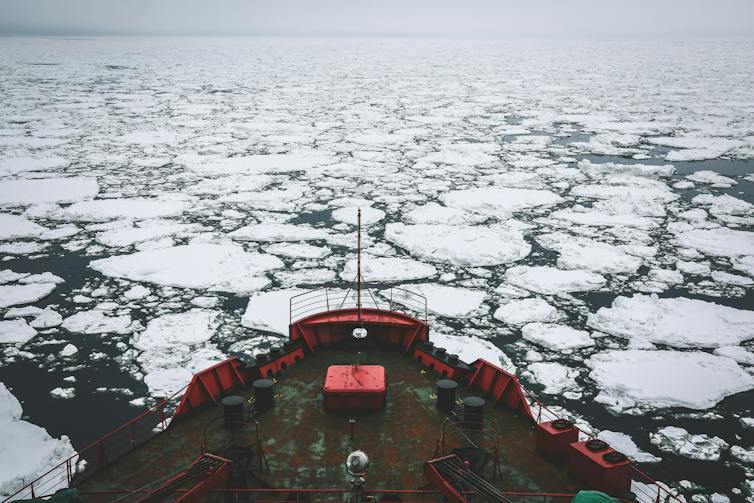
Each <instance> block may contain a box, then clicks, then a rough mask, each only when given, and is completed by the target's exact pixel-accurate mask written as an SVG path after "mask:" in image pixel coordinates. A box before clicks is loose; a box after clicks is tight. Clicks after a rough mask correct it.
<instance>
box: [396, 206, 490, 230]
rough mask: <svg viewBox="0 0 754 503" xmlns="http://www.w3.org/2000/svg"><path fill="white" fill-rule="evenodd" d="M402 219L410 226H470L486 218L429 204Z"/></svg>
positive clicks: (410, 212) (419, 207)
mask: <svg viewBox="0 0 754 503" xmlns="http://www.w3.org/2000/svg"><path fill="white" fill-rule="evenodd" d="M403 219H404V220H405V221H406V222H408V223H410V224H445V225H471V224H477V223H481V222H482V221H484V220H486V219H487V217H486V216H484V215H477V214H475V213H472V212H470V211H465V210H461V209H458V208H448V207H446V206H441V205H439V204H437V203H435V202H431V203H427V204H425V205H424V206H418V207H416V208H414V209H413V210H411V211H409V212H408V213H406V214H405V215H403Z"/></svg>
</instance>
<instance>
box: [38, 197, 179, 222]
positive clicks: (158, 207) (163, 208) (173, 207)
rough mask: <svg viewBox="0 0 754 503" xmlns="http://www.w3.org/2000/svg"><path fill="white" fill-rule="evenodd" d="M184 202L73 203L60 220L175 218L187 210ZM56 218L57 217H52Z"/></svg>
mask: <svg viewBox="0 0 754 503" xmlns="http://www.w3.org/2000/svg"><path fill="white" fill-rule="evenodd" d="M188 208H189V205H188V203H186V202H184V201H166V200H160V199H146V198H138V197H137V198H133V199H97V200H95V201H84V202H80V203H74V204H72V205H70V206H69V207H67V208H65V209H64V210H63V211H62V213H61V215H60V218H62V219H64V220H75V221H83V222H106V221H108V220H115V219H118V218H128V219H133V220H144V219H148V218H159V217H175V216H179V215H181V214H182V213H183V212H185V211H186V210H188ZM53 216H54V217H55V218H57V217H58V216H57V215H53Z"/></svg>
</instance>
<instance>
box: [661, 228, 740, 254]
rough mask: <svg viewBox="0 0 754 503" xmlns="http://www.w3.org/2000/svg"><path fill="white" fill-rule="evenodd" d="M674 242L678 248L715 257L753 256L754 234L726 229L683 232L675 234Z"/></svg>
mask: <svg viewBox="0 0 754 503" xmlns="http://www.w3.org/2000/svg"><path fill="white" fill-rule="evenodd" d="M675 240H676V242H677V243H678V244H679V245H680V246H683V247H686V248H693V249H695V250H697V251H700V252H702V253H706V254H708V255H713V256H717V257H741V256H743V255H754V232H749V231H740V230H734V229H729V228H728V227H718V228H715V229H691V230H684V231H681V232H678V233H676V235H675Z"/></svg>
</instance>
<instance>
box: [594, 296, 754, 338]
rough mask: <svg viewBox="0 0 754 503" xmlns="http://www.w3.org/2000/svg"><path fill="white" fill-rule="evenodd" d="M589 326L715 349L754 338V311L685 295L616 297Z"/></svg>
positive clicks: (606, 331) (616, 332) (600, 310)
mask: <svg viewBox="0 0 754 503" xmlns="http://www.w3.org/2000/svg"><path fill="white" fill-rule="evenodd" d="M587 325H589V326H590V327H592V328H594V329H597V330H600V331H602V332H605V333H608V334H611V335H615V336H618V337H623V338H625V339H629V340H632V341H635V340H641V341H649V342H653V343H659V344H667V345H669V346H674V347H679V348H696V347H702V348H715V347H720V346H731V345H736V344H739V343H740V342H743V341H745V340H748V339H754V311H747V310H742V309H736V308H733V307H728V306H723V305H720V304H715V303H714V302H707V301H703V300H698V299H687V298H683V297H678V298H659V297H657V296H656V295H634V296H633V297H617V298H616V299H615V300H614V301H613V304H612V306H611V307H609V308H607V307H603V308H600V309H599V310H598V311H597V312H596V313H594V314H591V315H589V317H588V319H587Z"/></svg>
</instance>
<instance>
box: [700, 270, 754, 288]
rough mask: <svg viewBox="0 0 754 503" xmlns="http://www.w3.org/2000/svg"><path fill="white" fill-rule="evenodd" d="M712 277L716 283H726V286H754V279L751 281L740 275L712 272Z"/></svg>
mask: <svg viewBox="0 0 754 503" xmlns="http://www.w3.org/2000/svg"><path fill="white" fill-rule="evenodd" d="M710 276H711V277H712V281H716V282H718V283H724V284H726V285H736V286H751V285H754V279H751V278H749V277H747V276H740V275H738V274H731V273H729V272H725V271H712V273H710Z"/></svg>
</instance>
